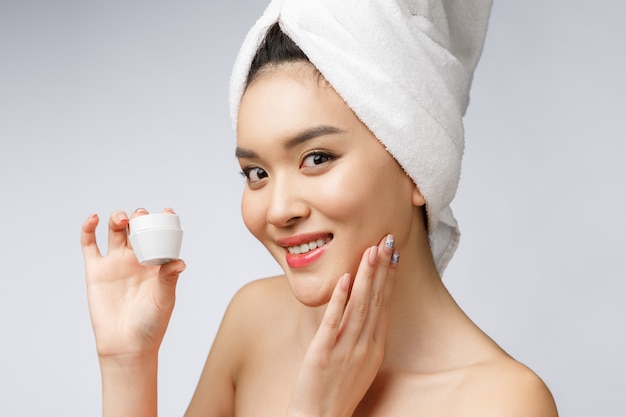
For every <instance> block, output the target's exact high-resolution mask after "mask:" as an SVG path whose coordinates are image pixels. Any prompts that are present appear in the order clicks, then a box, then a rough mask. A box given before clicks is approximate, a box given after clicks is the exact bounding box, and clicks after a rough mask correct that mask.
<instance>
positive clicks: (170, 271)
mask: <svg viewBox="0 0 626 417" xmlns="http://www.w3.org/2000/svg"><path fill="white" fill-rule="evenodd" d="M186 268H187V265H185V262H183V261H182V260H181V259H178V260H175V261H172V262H168V263H166V264H163V265H161V267H160V269H159V279H161V280H163V281H165V282H166V283H168V284H173V285H176V282H177V280H178V276H179V275H180V274H181V273H182V272H183V271H184V270H185V269H186Z"/></svg>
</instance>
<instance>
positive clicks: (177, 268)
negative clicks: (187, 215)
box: [80, 209, 185, 361]
mask: <svg viewBox="0 0 626 417" xmlns="http://www.w3.org/2000/svg"><path fill="white" fill-rule="evenodd" d="M165 212H168V210H165ZM170 212H171V211H170ZM147 213H148V212H147V211H145V210H143V209H138V210H136V211H135V213H133V217H134V216H140V215H144V214H147ZM98 222H99V219H98V216H97V215H96V214H94V215H92V216H90V217H89V218H88V219H87V220H86V221H85V223H83V226H82V231H81V239H80V241H81V246H82V249H83V256H84V260H85V273H86V277H87V298H88V303H89V312H90V315H91V323H92V326H93V329H94V333H95V336H96V346H97V350H98V355H99V357H100V360H101V361H102V360H103V359H105V360H109V359H110V360H114V361H115V360H128V359H132V358H140V357H148V356H153V355H156V354H157V353H158V349H159V346H160V345H161V341H162V340H163V336H164V335H165V330H166V329H167V325H168V323H169V319H170V316H171V314H172V310H173V308H174V301H175V292H176V291H175V290H176V282H177V280H178V276H179V274H180V273H181V272H182V271H184V270H185V263H184V262H183V261H181V260H178V261H173V262H169V263H167V264H164V265H161V266H143V265H140V264H139V262H138V261H137V258H136V257H135V254H134V253H133V250H132V248H131V247H130V244H129V242H128V236H127V229H126V228H127V225H128V222H129V218H128V216H127V215H126V213H124V212H122V211H117V212H114V213H113V214H112V215H111V217H110V219H109V223H108V254H107V255H106V256H103V255H102V254H101V253H100V249H99V248H98V244H97V242H96V234H95V232H96V227H97V226H98Z"/></svg>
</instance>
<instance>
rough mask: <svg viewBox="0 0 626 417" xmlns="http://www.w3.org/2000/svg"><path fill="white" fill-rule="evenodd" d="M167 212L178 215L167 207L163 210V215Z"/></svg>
mask: <svg viewBox="0 0 626 417" xmlns="http://www.w3.org/2000/svg"><path fill="white" fill-rule="evenodd" d="M166 212H167V213H171V214H176V213H174V210H173V209H171V208H169V207H166V208H164V209H163V213H166Z"/></svg>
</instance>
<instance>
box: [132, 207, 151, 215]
mask: <svg viewBox="0 0 626 417" xmlns="http://www.w3.org/2000/svg"><path fill="white" fill-rule="evenodd" d="M135 214H148V210H146V209H145V208H143V207H139V208H138V209H136V210H135Z"/></svg>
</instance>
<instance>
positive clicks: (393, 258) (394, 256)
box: [391, 252, 400, 265]
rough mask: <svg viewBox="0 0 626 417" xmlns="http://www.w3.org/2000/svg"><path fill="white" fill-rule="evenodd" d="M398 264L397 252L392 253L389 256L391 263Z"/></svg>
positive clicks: (398, 256)
mask: <svg viewBox="0 0 626 417" xmlns="http://www.w3.org/2000/svg"><path fill="white" fill-rule="evenodd" d="M398 262H400V254H399V253H398V252H394V253H392V254H391V263H393V264H395V265H398Z"/></svg>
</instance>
